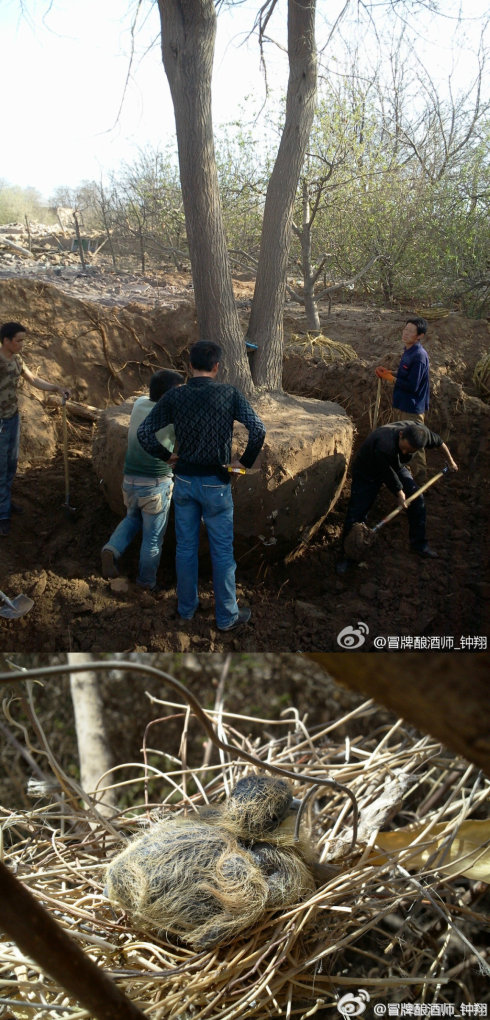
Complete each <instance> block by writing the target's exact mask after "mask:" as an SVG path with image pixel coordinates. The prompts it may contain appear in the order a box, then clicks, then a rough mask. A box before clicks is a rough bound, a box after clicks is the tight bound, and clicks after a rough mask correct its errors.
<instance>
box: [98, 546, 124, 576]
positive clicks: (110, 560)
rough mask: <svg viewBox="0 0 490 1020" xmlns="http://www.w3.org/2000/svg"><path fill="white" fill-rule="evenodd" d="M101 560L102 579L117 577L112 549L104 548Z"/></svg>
mask: <svg viewBox="0 0 490 1020" xmlns="http://www.w3.org/2000/svg"><path fill="white" fill-rule="evenodd" d="M100 558H101V560H102V577H107V578H109V577H119V571H118V569H117V566H116V560H115V556H114V553H113V551H112V549H107V548H105V547H104V549H102V552H101V554H100Z"/></svg>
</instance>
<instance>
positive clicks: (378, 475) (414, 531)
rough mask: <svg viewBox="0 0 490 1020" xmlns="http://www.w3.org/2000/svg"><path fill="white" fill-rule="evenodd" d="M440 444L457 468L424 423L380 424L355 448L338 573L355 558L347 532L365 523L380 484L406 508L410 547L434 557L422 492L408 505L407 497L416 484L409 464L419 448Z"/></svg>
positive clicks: (444, 447)
mask: <svg viewBox="0 0 490 1020" xmlns="http://www.w3.org/2000/svg"><path fill="white" fill-rule="evenodd" d="M436 447H439V448H440V450H441V452H442V453H443V455H444V457H445V459H446V461H447V464H448V466H449V468H450V470H451V471H457V470H458V465H457V464H456V462H455V461H454V460H453V457H452V456H451V453H450V452H449V449H448V447H447V446H446V444H445V443H443V441H442V439H441V437H440V436H439V435H438V434H437V432H431V431H430V429H428V428H427V426H426V425H419V424H415V423H412V422H410V421H397V422H393V424H391V425H382V426H381V427H380V428H378V429H375V430H374V432H371V435H369V436H368V437H367V439H366V440H365V442H364V443H363V444H362V446H361V448H360V450H359V451H358V453H357V455H356V457H355V459H354V463H353V465H352V487H351V496H350V500H349V505H348V507H347V514H346V517H345V522H344V528H343V532H342V548H343V552H344V557H343V559H341V560H340V561H339V562H338V563H337V566H336V571H337V574H345V572H346V570H347V569H348V568H349V566H350V565H351V564H353V563H354V562H355V560H354V558H353V557H351V556H349V540H348V536H349V533H350V532H351V530H352V528H353V525H354V524H361V523H362V524H365V522H366V518H367V515H368V513H369V510H370V509H371V507H372V505H373V503H374V501H375V499H376V496H377V495H378V492H379V490H380V488H381V486H382V485H386V487H387V488H388V489H389V490H390V492H392V493H393V495H394V496H396V498H397V501H398V505H399V506H401V507H403V509H406V511H407V518H408V531H409V540H410V549H411V551H412V552H414V553H416V554H417V555H418V556H421V557H423V558H424V559H436V558H437V553H436V552H434V550H433V549H431V548H430V546H429V543H428V541H427V537H426V531H425V523H426V511H425V501H424V497H423V495H420V496H418V497H417V499H414V501H413V503H411V504H410V505H409V506H407V504H406V501H407V499H408V497H410V496H411V495H412V494H413V493H414V492H416V491H417V489H418V486H417V484H416V482H415V481H414V479H413V478H412V475H411V473H410V470H409V468H408V466H407V465H408V464H409V463H410V461H411V459H412V457H413V455H414V453H415V452H416V451H418V450H426V449H429V450H431V449H433V448H436Z"/></svg>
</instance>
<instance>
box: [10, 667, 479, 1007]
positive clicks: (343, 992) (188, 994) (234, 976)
mask: <svg viewBox="0 0 490 1020" xmlns="http://www.w3.org/2000/svg"><path fill="white" fill-rule="evenodd" d="M119 667H120V664H119ZM51 682H52V681H51ZM20 686H22V688H23V691H22V696H21V698H19V691H18V688H19V687H20ZM16 688H17V689H16V690H14V691H13V693H12V694H11V697H10V698H7V699H5V702H4V710H5V712H6V716H7V721H6V723H3V724H2V725H3V729H4V732H7V730H8V731H9V732H10V734H11V736H12V738H13V740H14V741H17V745H18V750H19V749H21V748H23V750H24V751H25V754H26V756H27V757H28V758H30V759H31V762H34V763H35V765H36V769H37V771H38V772H39V768H41V769H42V772H43V775H44V779H42V780H39V781H37V780H36V782H34V783H33V782H31V783H30V786H29V788H28V796H24V800H25V801H27V800H28V799H29V803H28V804H27V805H26V807H25V809H24V810H19V811H12V810H11V809H9V805H8V804H5V805H4V806H3V807H2V808H1V809H0V823H1V827H0V831H1V833H2V848H1V856H2V858H3V860H4V862H5V863H6V864H7V865H8V867H9V869H10V870H12V871H13V872H14V873H15V875H16V876H17V878H18V879H20V881H21V882H22V883H23V885H24V886H26V887H27V888H28V889H29V890H30V891H31V892H32V893H33V894H34V896H35V897H36V898H37V899H38V900H39V901H40V902H41V903H42V904H43V905H44V906H45V907H46V908H47V910H48V911H49V912H50V913H51V915H52V917H54V918H55V919H56V921H57V922H58V924H59V925H60V926H61V927H62V928H64V929H65V931H66V932H67V933H69V935H70V936H71V937H72V938H73V939H74V940H76V942H77V943H78V945H79V946H81V947H82V948H83V950H84V951H85V953H86V954H88V955H89V956H90V957H91V959H92V960H93V961H95V962H96V963H97V964H98V965H99V967H101V968H103V969H104V971H105V972H106V974H107V975H108V976H109V977H110V978H112V980H113V981H114V982H115V983H116V984H117V985H118V986H119V988H120V989H122V990H123V991H124V993H125V994H126V996H128V997H129V999H131V1000H132V1001H133V1002H134V1003H135V1004H137V1005H138V1007H139V1008H140V1010H142V1011H143V1013H144V1014H145V1016H147V1017H148V1018H152V1020H159V1018H162V1020H163V1018H171V1020H191V1018H192V1020H204V1018H213V1020H218V1018H219V1020H235V1018H237V1020H238V1018H245V1017H246V1018H261V1020H264V1018H266V1017H274V1018H276V1017H293V1016H294V1017H299V1018H305V1020H306V1017H312V1016H315V1015H316V1016H319V1017H323V1016H327V1015H328V1016H331V1015H332V1016H333V1017H335V1016H337V1015H339V1014H342V1015H343V1016H348V1015H357V1014H358V1013H361V1012H363V1011H364V1009H365V1008H366V1002H367V1001H368V1000H370V1007H369V1010H368V1012H367V1013H366V1015H369V1014H370V1015H372V1012H370V1011H371V1010H372V1009H373V1008H374V1004H377V1013H376V1015H381V1011H382V1009H383V1007H384V1009H385V1012H388V1004H389V1005H390V1010H391V1015H403V1014H402V1013H400V1012H398V1013H397V1012H396V1010H397V1009H398V1010H400V1009H401V1004H404V1003H408V1004H412V1008H413V1004H418V1006H419V1015H441V1008H442V1006H444V1004H449V1005H453V1006H454V1007H455V1009H456V1014H457V1013H458V1006H459V1005H460V1004H461V1003H463V1002H465V1003H466V1002H473V1003H474V1002H479V1001H482V1000H483V997H484V995H483V989H484V987H485V986H487V985H488V977H486V978H484V977H483V976H482V972H486V973H488V966H487V963H486V961H485V950H484V949H481V947H479V945H478V943H479V940H480V936H481V932H482V930H483V928H484V926H485V921H484V918H483V916H481V915H480V913H479V901H480V900H481V899H482V897H483V896H484V894H485V890H486V888H487V887H486V885H484V884H483V883H482V882H481V881H479V880H478V876H479V874H480V872H479V870H478V869H479V867H480V865H481V860H482V855H483V853H484V849H483V850H477V851H475V847H474V845H473V844H471V847H470V843H468V840H466V841H465V840H463V839H462V838H461V832H462V827H463V828H464V826H465V825H469V826H470V827H471V826H473V827H474V826H475V825H476V826H477V827H478V825H480V826H481V825H485V823H484V822H481V821H479V819H480V818H481V817H482V815H483V810H484V802H485V797H486V796H487V795H488V784H486V783H485V781H484V780H483V779H482V777H481V776H480V775H479V774H478V772H477V770H476V769H475V768H474V767H473V766H471V765H468V764H467V763H465V762H463V761H462V760H459V759H457V758H455V757H454V756H453V755H450V754H449V753H447V752H444V751H443V750H442V749H441V747H440V745H439V744H437V743H436V742H435V741H434V740H433V739H432V738H430V737H427V736H421V735H420V734H417V733H416V732H414V731H413V730H412V729H411V728H410V727H408V726H407V725H406V724H405V723H404V722H403V720H400V719H396V718H395V717H394V716H391V715H388V714H387V713H385V712H380V711H379V710H378V709H376V707H375V706H374V705H373V703H372V702H371V701H367V702H365V703H363V704H360V705H359V707H357V708H356V709H354V710H351V711H350V712H349V713H347V714H344V715H342V716H341V717H339V718H337V719H333V720H332V721H330V722H329V723H328V724H325V725H323V726H318V725H315V721H314V717H313V718H312V719H311V720H309V719H308V718H305V717H300V716H299V714H298V712H297V711H296V710H294V709H287V710H286V711H285V712H284V713H283V714H282V715H281V717H280V718H277V719H267V720H261V723H262V727H263V734H264V736H263V738H262V739H257V740H254V741H253V742H252V741H251V739H250V738H249V737H247V736H246V733H247V731H248V729H249V728H250V725H251V723H252V720H251V719H247V717H244V716H236V715H233V714H231V713H227V712H226V710H225V705H224V702H223V700H222V701H221V703H220V704H219V705H216V706H215V709H214V711H208V712H207V715H208V717H209V719H210V721H211V722H212V724H213V726H214V727H215V730H216V732H217V733H218V734H219V736H220V738H221V740H222V741H224V742H226V744H227V745H228V746H229V747H230V748H233V749H234V750H233V751H228V752H226V753H225V752H224V751H223V750H222V749H220V751H219V754H218V753H217V754H216V756H215V757H216V758H217V759H218V758H219V760H217V761H215V763H214V764H213V763H212V755H210V748H209V746H207V745H205V748H204V753H203V760H202V764H201V765H199V766H197V767H193V768H190V767H188V766H187V765H186V762H187V761H188V752H189V748H188V745H187V742H188V731H189V717H190V710H189V708H188V706H186V705H183V706H182V704H176V702H175V701H173V700H168V701H167V700H162V701H161V702H159V704H160V705H161V713H160V714H161V715H162V717H169V716H171V715H175V713H181V714H182V720H183V722H182V739H181V743H180V751H179V755H178V757H174V758H173V759H172V762H171V768H170V770H169V757H168V754H167V755H164V752H163V751H161V750H160V749H159V748H155V747H151V748H150V747H149V746H148V738H149V735H150V730H149V728H147V732H145V738H144V741H143V755H142V761H141V762H127V763H124V764H120V765H119V766H117V768H116V769H115V770H113V772H112V773H111V776H110V780H111V786H110V787H109V780H108V777H105V779H104V778H103V779H102V781H101V784H100V787H99V789H98V791H95V792H94V793H93V794H92V795H90V796H85V799H84V797H83V794H82V791H81V790H80V787H79V786H78V784H77V782H76V781H75V780H74V779H71V778H70V777H69V775H68V774H67V771H66V769H64V768H63V767H62V764H61V763H60V762H59V761H58V760H57V758H56V756H55V754H54V752H53V751H52V750H51V747H50V741H49V736H48V734H47V733H46V732H45V730H44V729H43V726H42V723H41V720H40V717H39V713H38V709H37V706H36V689H35V688H34V687H33V684H32V681H29V680H27V681H26V682H25V685H24V683H23V684H22V685H20V684H17V685H16ZM140 689H141V688H140ZM148 697H150V695H148ZM151 700H152V701H155V698H154V697H153V696H152V697H151ZM21 702H22V704H23V706H24V711H26V712H27V716H28V718H27V721H26V719H25V717H23V718H21V717H20V707H19V706H20V703H21ZM253 722H254V724H255V725H256V724H257V720H256V719H254V720H253ZM152 732H154V731H152ZM243 754H246V755H247V754H248V755H249V756H253V757H254V758H255V759H257V761H258V763H259V764H258V765H257V766H255V767H254V766H252V765H251V763H250V762H249V761H244V760H243ZM24 757H25V756H24ZM150 761H151V764H150ZM260 763H262V768H261V766H260ZM267 765H269V766H270V765H272V766H275V767H277V768H279V769H281V768H282V769H285V770H287V771H288V772H289V773H290V772H293V773H295V774H296V775H297V781H296V782H294V781H292V782H291V781H290V780H288V783H290V785H291V789H292V793H293V794H294V797H295V798H298V799H301V798H303V802H302V811H301V815H300V818H299V833H300V839H301V840H303V842H306V843H307V844H308V847H309V848H310V849H309V851H308V853H307V854H305V857H306V858H307V859H308V861H309V864H308V867H309V868H310V870H311V876H313V877H314V881H313V882H312V881H309V882H306V884H305V883H303V886H301V893H300V895H299V896H297V897H296V898H295V899H294V900H293V901H292V902H291V901H290V900H288V902H287V903H286V905H282V906H281V905H279V906H278V905H277V904H278V902H279V901H275V902H274V901H270V900H269V901H268V902H269V906H267V903H266V904H265V907H264V909H263V910H260V911H258V913H256V915H255V916H254V917H253V918H252V920H251V923H250V925H249V926H248V927H247V928H246V930H242V931H240V932H239V933H238V934H237V935H236V936H234V937H232V938H231V940H230V941H227V942H226V944H224V945H218V946H216V945H213V946H211V947H209V948H204V949H200V950H199V949H196V948H195V947H193V946H192V945H190V944H189V943H188V942H186V941H185V937H182V935H179V934H176V933H175V931H170V930H162V929H161V927H159V925H158V923H157V922H153V923H152V919H151V917H150V918H146V919H145V918H144V917H141V916H138V917H136V918H135V917H133V916H132V915H131V913H130V912H128V913H124V911H123V910H122V909H121V907H118V906H117V905H113V904H112V903H111V902H110V901H109V899H108V898H107V895H106V892H107V890H106V889H105V883H106V880H107V867H108V864H109V868H110V862H111V861H112V860H114V859H115V858H116V855H118V854H121V851H124V848H125V847H126V848H127V847H128V839H129V840H131V839H136V841H138V840H139V841H140V842H141V840H142V838H144V837H148V835H150V836H151V834H152V833H154V832H155V830H156V829H157V828H158V827H159V826H160V827H161V826H165V824H167V825H169V826H170V829H171V830H172V832H173V833H174V834H175V832H179V831H182V826H185V824H186V822H189V823H191V825H194V826H195V825H196V824H197V821H198V819H199V818H200V816H201V815H202V814H203V813H204V817H205V818H206V815H207V816H208V817H209V818H211V821H212V819H213V816H215V815H216V812H219V811H221V810H222V809H223V805H226V804H227V803H228V802H229V799H230V794H231V792H232V791H233V789H234V788H236V786H237V783H240V781H242V780H243V779H244V778H246V777H250V776H252V775H267V774H268V772H267ZM48 771H49V776H48V775H47V773H48ZM325 776H328V777H329V778H330V779H331V780H335V781H337V782H338V783H340V784H342V786H343V787H348V788H349V790H350V791H351V793H352V794H353V795H354V798H355V800H356V801H357V804H358V808H359V825H358V830H357V834H356V840H355V846H353V841H352V837H353V825H354V821H355V811H354V809H353V802H352V799H351V798H349V797H346V795H345V791H344V789H343V788H337V787H336V786H332V787H329V788H326V787H325V786H320V787H317V786H312V782H314V783H317V782H320V783H321V781H322V779H323V778H324V777H325ZM304 777H306V779H305V778H304ZM108 788H110V789H116V791H117V794H118V798H119V800H120V803H126V804H128V805H130V806H127V807H125V808H124V809H122V810H120V811H119V812H118V813H116V814H113V815H112V817H110V818H108V817H105V816H104V792H105V790H107V789H108ZM162 788H164V789H165V790H166V792H165V794H164V796H163V798H160V795H159V791H160V790H161V789H162ZM152 791H157V793H158V801H159V802H158V803H155V800H154V798H153V796H152ZM235 800H236V797H235ZM257 825H258V829H257V832H256V833H255V835H254V839H259V840H260V839H261V838H262V839H263V841H264V843H265V844H267V842H268V839H269V836H268V832H269V831H270V828H271V826H270V825H269V824H267V825H265V826H264V828H265V832H264V834H263V836H262V837H261V833H260V831H258V830H259V829H260V827H261V825H260V824H259V822H258V823H257ZM179 827H180V829H179ZM472 831H473V830H472ZM407 833H408V835H407ZM487 841H488V832H487ZM276 842H279V843H280V842H281V841H280V840H278V841H276ZM283 842H284V841H283ZM285 842H287V843H288V844H289V845H288V846H287V847H286V850H287V852H291V846H292V845H293V840H292V839H291V836H289V837H288V838H287V840H286V841H285ZM131 846H132V843H131V842H130V843H129V847H131ZM308 854H311V856H308ZM465 876H466V877H465ZM238 877H240V876H238ZM185 878H186V881H187V884H188V886H189V887H191V888H192V886H193V882H194V877H193V872H192V861H189V862H188V868H187V872H186V876H185ZM115 899H116V900H117V896H116V897H115ZM271 902H272V905H271ZM204 913H205V910H204ZM0 927H1V905H0ZM0 988H1V996H2V998H1V1000H0V1003H1V1002H3V1003H5V1008H7V1007H8V1008H10V1009H11V1010H13V1013H12V1014H10V1013H9V1012H8V1008H7V1013H6V1014H5V1016H10V1015H13V1016H15V1017H16V1018H17V1020H24V1018H26V1020H27V1018H29V1020H41V1018H42V1020H45V1018H46V1016H47V1015H48V1014H49V1016H51V1017H61V1018H64V1017H66V1018H75V1020H82V1018H90V1016H91V1014H90V1013H89V1012H87V1010H85V1009H82V1008H81V1007H80V1006H79V1005H77V1003H76V1002H75V1001H74V1000H73V999H70V997H69V996H68V995H67V993H66V992H65V991H64V990H63V989H62V988H61V987H60V986H59V985H57V984H56V982H55V981H53V980H52V979H51V978H50V977H49V976H47V975H46V974H45V973H43V971H42V970H41V969H40V968H39V967H38V965H37V964H36V963H34V962H33V960H32V959H30V958H29V957H28V956H27V955H26V954H25V953H24V952H22V951H21V950H20V949H19V948H18V946H17V945H16V943H15V942H14V941H13V940H12V938H9V937H7V936H5V935H3V936H2V935H1V934H0ZM396 1004H398V1005H396ZM433 1007H435V1008H433ZM438 1009H439V1013H438V1012H437V1010H438ZM450 1012H451V1011H450V1010H449V1013H450ZM442 1013H443V1011H442ZM1 1015H2V1013H1V1004H0V1016H1ZM443 1015H444V1013H443Z"/></svg>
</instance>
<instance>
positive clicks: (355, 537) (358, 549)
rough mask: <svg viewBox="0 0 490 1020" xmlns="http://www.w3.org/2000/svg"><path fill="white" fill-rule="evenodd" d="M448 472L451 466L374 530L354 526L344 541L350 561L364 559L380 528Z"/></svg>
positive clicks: (363, 525) (438, 473)
mask: <svg viewBox="0 0 490 1020" xmlns="http://www.w3.org/2000/svg"><path fill="white" fill-rule="evenodd" d="M448 471H449V466H448V465H447V464H446V466H445V467H443V469H442V471H438V472H437V474H436V475H433V476H432V478H429V480H428V482H424V484H423V485H421V486H420V489H416V491H415V492H412V495H411V496H409V497H408V499H407V500H405V506H397V507H395V509H394V510H392V511H391V513H389V514H387V515H386V517H383V520H382V521H380V522H379V524H376V525H375V527H374V528H368V526H367V524H361V523H359V522H356V524H353V525H352V528H351V529H350V531H349V533H348V535H347V536H346V538H345V540H344V549H345V552H346V555H347V556H348V557H349V559H351V560H360V559H362V557H363V555H364V553H365V551H366V549H368V548H369V546H371V545H372V544H373V542H374V540H375V538H376V535H377V533H378V531H379V530H380V528H383V527H384V525H385V524H388V522H389V521H392V520H393V518H394V517H397V516H398V514H401V512H402V510H405V507H407V506H409V504H410V503H413V501H414V499H417V497H418V496H420V495H421V494H422V492H425V490H426V489H428V488H429V487H430V486H431V485H434V482H437V481H438V480H439V478H442V476H443V475H445V474H446V473H447V472H448Z"/></svg>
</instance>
